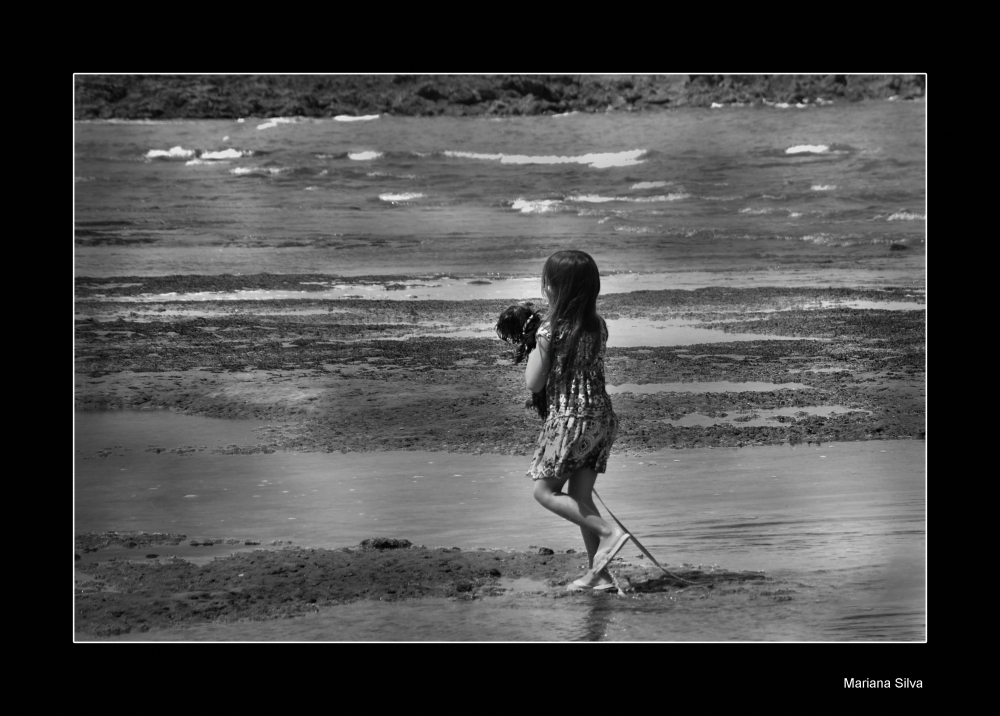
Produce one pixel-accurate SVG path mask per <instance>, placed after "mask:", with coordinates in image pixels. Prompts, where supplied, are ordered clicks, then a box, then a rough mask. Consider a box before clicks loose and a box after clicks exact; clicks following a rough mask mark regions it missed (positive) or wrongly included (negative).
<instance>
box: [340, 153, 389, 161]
mask: <svg viewBox="0 0 1000 716" xmlns="http://www.w3.org/2000/svg"><path fill="white" fill-rule="evenodd" d="M381 156H382V152H373V151H367V152H353V153H351V154H348V155H347V158H348V159H354V160H355V161H359V162H360V161H367V160H369V159H378V158H379V157H381Z"/></svg>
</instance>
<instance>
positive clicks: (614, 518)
mask: <svg viewBox="0 0 1000 716" xmlns="http://www.w3.org/2000/svg"><path fill="white" fill-rule="evenodd" d="M593 492H594V497H596V498H597V499H598V500H600V502H601V504H602V505H604V509H606V510H608V514H609V515H611V519H613V520H614V521H615V522H617V523H618V526H619V527H621V528H622V529H623V530H624V531H625V532H627V533H628V536H629V537H630V538H631V539H632V541H633V542H635V546H636V547H638V548H639V551H640V552H642V553H643V554H644V555H646V556H647V557H649V559H650V560H652V562H653V564H655V565H656V566H657V567H659V568H660V569H662V570H663V571H664V572H666V573H667V574H669V575H670V576H671V577H673V578H674V579H679V580H680V581H682V582H685V583H686V584H694V585H695V586H696V587H703V586H705V585H704V584H698V583H697V582H692V581H691V580H689V579H684V577H678V576H677V575H676V574H674V573H673V572H670V571H668V570H667V568H666V567H664V566H663V565H662V564H660V563H659V562H657V561H656V557H654V556H653V555H651V554H650V553H649V550H648V549H646V548H645V547H643V546H642V543H641V542H640V541H639V540H637V539H636V538H635V535H634V534H632V533H631V532H629V530H628V528H627V527H626V526H625V525H623V524H622V523H621V520H619V519H618V518H617V517H615V513H614V512H612V511H611V510H609V509H608V506H607V505H605V504H604V500H601V496H600V495H598V494H597V490H593Z"/></svg>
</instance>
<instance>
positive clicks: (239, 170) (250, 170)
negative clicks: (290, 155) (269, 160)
mask: <svg viewBox="0 0 1000 716" xmlns="http://www.w3.org/2000/svg"><path fill="white" fill-rule="evenodd" d="M287 171H288V167H236V168H235V169H230V170H229V173H230V174H235V175H236V176H242V175H244V174H260V173H261V172H264V173H267V174H280V173H281V172H287Z"/></svg>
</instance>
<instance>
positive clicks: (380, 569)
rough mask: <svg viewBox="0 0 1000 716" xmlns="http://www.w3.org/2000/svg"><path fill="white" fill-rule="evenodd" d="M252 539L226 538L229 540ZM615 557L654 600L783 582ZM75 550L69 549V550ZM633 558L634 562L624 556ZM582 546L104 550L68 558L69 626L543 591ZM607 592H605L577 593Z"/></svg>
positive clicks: (573, 569)
mask: <svg viewBox="0 0 1000 716" xmlns="http://www.w3.org/2000/svg"><path fill="white" fill-rule="evenodd" d="M184 538H185V536H184V535H169V534H163V535H157V534H147V533H144V532H132V533H119V532H110V533H96V534H95V533H91V534H88V535H81V536H80V537H78V539H77V549H78V551H82V550H83V549H85V548H87V550H88V551H93V550H92V549H89V547H88V546H93V545H95V544H97V545H99V546H98V547H97V548H96V549H100V548H102V547H103V546H104V544H102V542H103V543H105V544H110V543H117V544H126V545H127V544H131V545H135V547H131V548H130V549H135V548H136V547H139V546H142V547H143V548H144V549H146V550H148V549H152V548H154V547H155V545H157V544H160V543H162V544H168V545H173V544H177V543H178V542H179V541H180V540H182V539H184ZM241 541H243V542H248V543H250V542H253V540H232V542H233V543H237V542H241ZM625 552H627V553H628V554H627V555H626V556H619V557H617V558H615V560H614V562H613V563H612V564H613V569H614V574H615V578H616V579H617V581H618V584H619V587H620V589H621V591H622V593H623V594H626V595H628V596H630V597H633V598H645V599H653V600H669V601H671V602H674V603H676V602H677V601H678V600H682V601H683V600H686V599H705V598H709V597H715V598H726V597H727V596H728V597H733V596H736V597H737V598H749V599H757V598H763V599H770V600H774V601H786V600H789V599H791V597H790V596H788V594H789V593H790V592H792V591H793V590H791V589H788V588H785V589H782V588H779V585H777V583H776V582H775V581H774V580H772V579H770V578H768V577H767V576H766V575H764V574H762V573H760V572H733V571H729V570H725V569H720V568H718V567H717V566H715V565H711V566H705V567H702V565H692V564H687V565H680V566H674V567H672V571H674V573H675V574H676V575H677V576H678V577H681V578H682V579H683V580H687V582H692V583H693V584H688V583H685V582H684V581H680V580H677V579H672V578H671V577H668V576H666V575H665V574H663V573H662V572H660V571H659V570H657V569H655V568H654V567H653V566H652V565H651V564H649V563H648V560H643V557H642V555H641V554H635V555H633V554H632V552H635V550H628V549H627V550H625ZM77 557H78V559H79V553H78V555H77ZM630 560H635V561H630ZM586 561H587V560H586V555H585V554H581V553H577V552H576V551H575V550H572V549H570V550H567V551H566V552H555V551H554V550H552V549H549V548H547V547H539V546H533V547H532V548H530V549H529V550H528V551H515V550H500V549H487V548H478V549H475V550H466V551H463V550H461V549H459V548H458V547H426V546H424V545H413V544H411V543H410V542H409V540H405V539H396V538H383V537H376V538H371V539H366V540H364V541H362V542H361V543H360V544H358V545H356V546H353V547H344V548H341V549H318V548H306V547H297V546H288V545H285V546H282V547H280V548H273V549H257V550H253V551H249V552H234V553H233V554H231V555H229V556H226V557H222V558H216V559H214V560H212V561H210V562H208V563H207V564H204V565H201V566H199V565H196V564H193V563H192V562H190V561H188V560H186V559H183V558H181V557H177V556H171V557H161V556H159V555H157V554H148V555H146V556H145V558H143V557H142V556H141V555H139V554H136V555H131V556H119V557H111V558H110V559H101V560H93V561H89V562H87V563H78V566H77V568H76V589H75V592H76V594H75V600H74V601H75V611H76V621H75V627H76V632H77V634H78V636H83V637H86V638H95V637H96V638H100V637H115V636H120V635H123V634H129V633H145V632H148V631H150V630H151V629H153V630H155V629H162V628H166V627H178V626H191V625H195V624H205V623H208V622H234V621H262V620H271V619H280V618H288V617H295V616H301V615H304V614H308V613H310V612H315V611H318V610H319V609H321V608H323V607H330V606H335V605H338V604H346V603H349V602H355V601H359V600H365V599H369V600H376V601H384V602H394V601H403V600H413V599H422V598H425V597H444V598H449V599H454V600H458V601H474V600H479V599H483V598H486V597H498V596H503V595H505V594H511V593H514V592H515V591H516V590H514V589H512V580H530V581H531V582H533V583H534V584H533V588H532V589H530V590H529V591H526V592H521V593H522V594H528V595H530V596H544V597H550V598H553V599H560V598H567V597H572V596H574V595H573V593H571V592H569V591H567V590H566V588H565V587H566V585H568V584H569V583H570V582H572V581H573V580H574V579H578V578H579V577H580V575H581V574H582V573H583V570H584V569H585V568H586ZM585 596H589V597H592V598H594V599H614V598H615V595H614V593H610V594H600V593H598V594H592V595H585Z"/></svg>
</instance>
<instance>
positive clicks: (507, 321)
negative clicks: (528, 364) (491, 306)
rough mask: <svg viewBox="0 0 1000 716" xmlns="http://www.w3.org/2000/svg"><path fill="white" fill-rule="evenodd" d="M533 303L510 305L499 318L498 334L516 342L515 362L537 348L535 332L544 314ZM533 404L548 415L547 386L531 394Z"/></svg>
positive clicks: (540, 411) (539, 411)
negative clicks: (533, 306)
mask: <svg viewBox="0 0 1000 716" xmlns="http://www.w3.org/2000/svg"><path fill="white" fill-rule="evenodd" d="M532 305H533V304H531V303H527V302H525V303H519V304H516V305H514V306H508V307H507V308H506V309H504V311H503V313H501V314H500V317H499V318H498V319H497V325H496V331H497V335H498V336H499V337H500V338H501V339H502V340H504V341H506V342H507V343H513V344H514V356H513V358H514V364H515V365H517V364H518V363H520V362H521V361H523V360H524V359H525V358H526V357H527V356H528V354H529V353H531V351H533V350H534V349H535V332H536V331H537V330H538V327H539V326H540V325H542V318H543V315H542V314H541V313H540V312H538V311H536V310H535V309H534V308H532ZM531 405H532V407H534V408H535V410H537V411H538V414H539V415H540V416H541V417H542V419H543V420H544V419H545V418H546V416H547V415H548V412H549V410H548V408H549V406H548V404H547V403H546V401H545V388H542V390H541V391H539V392H537V393H532V394H531Z"/></svg>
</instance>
